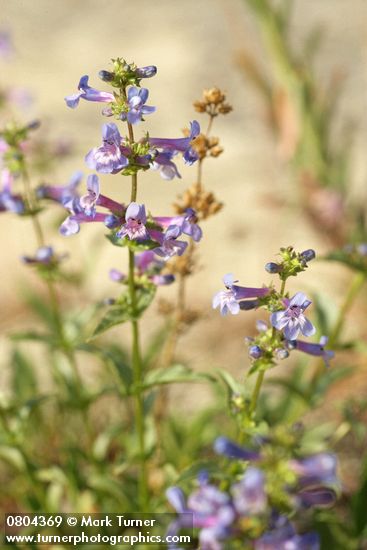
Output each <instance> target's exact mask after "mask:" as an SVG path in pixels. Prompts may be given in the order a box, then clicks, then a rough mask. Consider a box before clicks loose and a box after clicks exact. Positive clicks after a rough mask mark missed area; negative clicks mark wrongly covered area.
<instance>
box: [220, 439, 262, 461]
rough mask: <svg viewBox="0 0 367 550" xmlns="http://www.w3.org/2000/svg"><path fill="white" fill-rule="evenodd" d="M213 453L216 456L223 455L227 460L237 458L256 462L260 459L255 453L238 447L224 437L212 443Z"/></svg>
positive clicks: (258, 454)
mask: <svg viewBox="0 0 367 550" xmlns="http://www.w3.org/2000/svg"><path fill="white" fill-rule="evenodd" d="M214 451H215V452H216V453H217V454H218V455H224V456H227V457H229V458H237V459H239V460H258V459H259V458H260V453H258V452H257V451H252V450H251V449H246V448H245V447H240V446H239V445H237V444H236V443H234V442H233V441H231V440H230V439H227V438H226V437H224V436H221V437H218V438H217V439H216V440H215V441H214Z"/></svg>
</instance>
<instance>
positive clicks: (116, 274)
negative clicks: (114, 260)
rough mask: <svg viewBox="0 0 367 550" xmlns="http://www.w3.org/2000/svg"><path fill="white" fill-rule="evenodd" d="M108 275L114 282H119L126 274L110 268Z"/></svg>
mask: <svg viewBox="0 0 367 550" xmlns="http://www.w3.org/2000/svg"><path fill="white" fill-rule="evenodd" d="M109 277H110V279H111V281H113V282H114V283H121V282H122V281H124V280H125V279H126V275H125V274H124V273H122V272H121V271H119V270H118V269H115V268H112V269H110V271H109Z"/></svg>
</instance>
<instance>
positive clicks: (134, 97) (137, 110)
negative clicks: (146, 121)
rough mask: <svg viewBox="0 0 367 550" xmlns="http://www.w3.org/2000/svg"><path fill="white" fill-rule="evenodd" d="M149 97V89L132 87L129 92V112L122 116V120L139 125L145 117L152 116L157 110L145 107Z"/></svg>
mask: <svg viewBox="0 0 367 550" xmlns="http://www.w3.org/2000/svg"><path fill="white" fill-rule="evenodd" d="M148 96H149V91H148V90H147V88H137V87H136V86H131V88H129V90H128V92H127V103H128V105H129V110H128V112H127V113H122V114H121V120H127V121H128V122H129V124H137V123H138V122H140V121H141V120H143V116H144V115H150V114H151V113H154V111H155V110H156V108H155V107H150V106H149V105H145V103H146V101H147V99H148Z"/></svg>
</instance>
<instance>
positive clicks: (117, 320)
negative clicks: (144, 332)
mask: <svg viewBox="0 0 367 550" xmlns="http://www.w3.org/2000/svg"><path fill="white" fill-rule="evenodd" d="M155 292H156V286H155V285H149V286H144V287H140V288H137V289H136V307H135V310H133V308H132V304H131V297H130V294H129V293H128V292H125V293H124V294H123V295H122V296H121V297H120V298H119V300H118V303H117V304H116V305H113V306H112V307H110V309H109V310H108V311H107V313H106V314H105V316H104V317H103V318H102V320H101V321H100V322H99V324H98V326H97V328H96V329H95V331H94V333H93V336H92V338H93V337H95V336H98V335H99V334H101V333H102V332H105V331H106V330H108V329H110V328H112V327H114V326H116V325H121V324H122V323H126V321H132V320H137V319H139V317H141V315H142V314H143V313H144V311H145V310H146V309H147V307H148V306H149V305H150V304H151V302H152V300H153V298H154V295H155Z"/></svg>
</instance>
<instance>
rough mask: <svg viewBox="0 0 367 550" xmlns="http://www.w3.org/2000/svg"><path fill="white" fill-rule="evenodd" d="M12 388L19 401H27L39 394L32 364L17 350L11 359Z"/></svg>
mask: <svg viewBox="0 0 367 550" xmlns="http://www.w3.org/2000/svg"><path fill="white" fill-rule="evenodd" d="M11 364H12V366H13V371H12V388H13V392H14V394H15V396H16V398H17V399H20V400H25V399H28V398H30V397H32V396H34V395H35V394H36V393H37V379H36V376H35V373H34V370H33V366H32V364H31V363H30V362H29V361H28V359H26V357H25V356H24V355H23V354H22V353H21V352H20V351H19V350H15V351H14V353H13V356H12V359H11Z"/></svg>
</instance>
